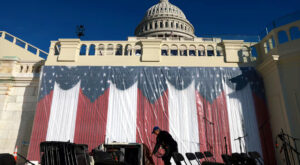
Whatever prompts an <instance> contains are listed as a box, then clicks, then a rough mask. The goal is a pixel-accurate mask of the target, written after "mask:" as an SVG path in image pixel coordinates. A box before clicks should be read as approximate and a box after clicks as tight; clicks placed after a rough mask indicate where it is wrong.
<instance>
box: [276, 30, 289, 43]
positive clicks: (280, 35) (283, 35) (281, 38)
mask: <svg viewBox="0 0 300 165" xmlns="http://www.w3.org/2000/svg"><path fill="white" fill-rule="evenodd" d="M288 41H289V39H288V36H287V34H286V31H280V32H278V42H279V44H283V43H285V42H288Z"/></svg>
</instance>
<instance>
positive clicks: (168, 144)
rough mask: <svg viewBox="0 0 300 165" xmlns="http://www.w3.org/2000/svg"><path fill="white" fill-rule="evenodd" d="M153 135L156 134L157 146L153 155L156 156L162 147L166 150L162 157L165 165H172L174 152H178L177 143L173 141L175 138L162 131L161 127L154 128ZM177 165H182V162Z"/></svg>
mask: <svg viewBox="0 0 300 165" xmlns="http://www.w3.org/2000/svg"><path fill="white" fill-rule="evenodd" d="M152 134H155V135H156V136H157V137H156V144H155V147H154V150H153V152H152V154H151V156H152V155H153V154H156V152H157V151H158V149H159V147H160V146H161V147H162V148H163V149H164V150H165V154H164V155H163V156H162V160H163V161H164V164H165V165H170V164H171V162H170V160H171V157H172V155H173V153H174V152H178V148H177V142H176V141H175V140H174V139H173V137H172V136H171V135H170V134H169V133H168V132H167V131H163V130H160V129H159V127H154V128H153V131H152ZM176 164H177V165H180V164H181V163H180V162H176Z"/></svg>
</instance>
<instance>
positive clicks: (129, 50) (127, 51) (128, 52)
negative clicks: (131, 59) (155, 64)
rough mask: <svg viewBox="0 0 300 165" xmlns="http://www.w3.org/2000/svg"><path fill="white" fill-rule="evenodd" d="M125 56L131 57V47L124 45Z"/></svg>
mask: <svg viewBox="0 0 300 165" xmlns="http://www.w3.org/2000/svg"><path fill="white" fill-rule="evenodd" d="M125 56H132V46H131V45H126V47H125Z"/></svg>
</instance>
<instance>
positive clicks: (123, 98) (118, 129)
mask: <svg viewBox="0 0 300 165" xmlns="http://www.w3.org/2000/svg"><path fill="white" fill-rule="evenodd" d="M136 98H137V83H135V84H134V85H133V86H132V87H130V88H129V89H127V90H119V89H117V88H116V86H115V85H111V87H110V92H109V103H108V114H107V125H106V142H127V143H134V142H136V115H137V112H136V107H137V99H136Z"/></svg>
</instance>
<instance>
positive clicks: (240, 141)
mask: <svg viewBox="0 0 300 165" xmlns="http://www.w3.org/2000/svg"><path fill="white" fill-rule="evenodd" d="M247 136H248V135H247V134H246V135H244V136H241V137H238V138H236V139H234V140H238V141H239V144H240V152H241V153H242V139H244V138H245V137H247Z"/></svg>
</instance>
